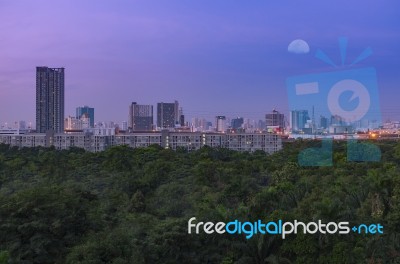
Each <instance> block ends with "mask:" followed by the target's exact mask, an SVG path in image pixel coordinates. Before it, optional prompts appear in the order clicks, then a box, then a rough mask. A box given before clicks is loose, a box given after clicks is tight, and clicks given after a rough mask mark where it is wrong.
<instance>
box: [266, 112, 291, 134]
mask: <svg viewBox="0 0 400 264" xmlns="http://www.w3.org/2000/svg"><path fill="white" fill-rule="evenodd" d="M265 123H266V126H267V129H268V128H269V127H277V128H279V129H281V130H284V129H285V127H286V126H285V115H284V114H281V113H279V112H278V111H276V110H275V109H274V110H273V111H272V113H270V114H266V115H265Z"/></svg>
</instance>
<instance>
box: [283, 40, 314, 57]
mask: <svg viewBox="0 0 400 264" xmlns="http://www.w3.org/2000/svg"><path fill="white" fill-rule="evenodd" d="M288 51H289V52H290V53H295V54H307V53H309V52H310V46H308V43H307V42H305V41H304V40H302V39H296V40H293V41H292V42H290V44H289V46H288Z"/></svg>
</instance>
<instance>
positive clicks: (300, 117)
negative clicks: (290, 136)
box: [290, 110, 310, 131]
mask: <svg viewBox="0 0 400 264" xmlns="http://www.w3.org/2000/svg"><path fill="white" fill-rule="evenodd" d="M307 120H310V117H309V115H308V111H307V110H293V111H290V128H291V130H292V131H302V130H303V129H304V128H305V127H306V124H307Z"/></svg>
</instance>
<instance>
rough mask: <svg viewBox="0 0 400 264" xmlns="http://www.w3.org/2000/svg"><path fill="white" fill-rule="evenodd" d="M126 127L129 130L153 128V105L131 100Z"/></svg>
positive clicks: (148, 129) (149, 129)
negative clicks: (140, 103)
mask: <svg viewBox="0 0 400 264" xmlns="http://www.w3.org/2000/svg"><path fill="white" fill-rule="evenodd" d="M128 128H129V129H130V130H131V131H151V130H153V128H154V126H153V106H152V105H139V104H137V103H136V102H132V103H131V105H130V106H129V121H128Z"/></svg>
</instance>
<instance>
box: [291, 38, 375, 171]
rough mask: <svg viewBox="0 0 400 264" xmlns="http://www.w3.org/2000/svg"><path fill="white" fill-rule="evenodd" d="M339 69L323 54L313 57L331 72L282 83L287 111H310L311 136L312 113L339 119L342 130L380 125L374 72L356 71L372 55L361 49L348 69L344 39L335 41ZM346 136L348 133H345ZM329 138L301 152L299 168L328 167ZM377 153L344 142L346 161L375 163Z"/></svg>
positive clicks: (368, 69)
mask: <svg viewBox="0 0 400 264" xmlns="http://www.w3.org/2000/svg"><path fill="white" fill-rule="evenodd" d="M339 47H340V54H341V59H342V65H341V67H339V66H337V65H336V64H335V63H334V62H333V61H332V60H331V59H330V58H329V57H328V56H327V55H326V54H325V53H324V52H322V51H321V50H318V51H317V52H316V55H315V56H316V57H317V58H318V59H320V60H322V61H324V62H325V63H328V64H329V65H331V66H333V67H334V70H333V71H331V72H324V73H318V74H307V75H300V76H293V77H289V78H287V80H286V86H287V91H288V99H289V107H290V110H300V109H310V108H312V111H313V120H311V124H312V130H313V133H316V131H317V124H316V121H315V119H314V111H315V113H317V114H318V115H321V116H324V117H330V118H331V120H333V119H335V118H336V119H339V120H340V122H341V125H342V127H346V129H347V127H349V128H350V127H364V128H365V129H373V128H377V127H379V126H380V124H381V111H380V106H379V92H378V85H377V79H376V70H375V68H373V67H366V68H356V67H354V66H355V65H356V64H357V63H358V62H360V61H362V60H364V59H365V58H367V57H368V56H370V55H371V54H372V51H371V49H370V48H367V49H365V50H364V51H363V52H362V53H361V54H360V55H359V56H358V57H357V58H356V59H355V60H354V61H353V62H352V63H351V64H350V65H348V66H345V59H346V47H347V39H345V38H340V39H339ZM349 132H350V131H349ZM332 140H333V139H332V138H323V140H322V145H321V147H318V148H309V149H305V150H303V151H302V152H301V153H300V154H299V157H298V162H299V164H300V165H301V166H332V165H333V162H332V157H333V149H332V146H333V144H332ZM380 158H381V152H380V150H379V148H378V147H377V146H375V145H373V144H371V143H366V142H362V143H360V142H357V141H356V140H354V139H349V140H348V141H347V160H348V161H379V160H380Z"/></svg>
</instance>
